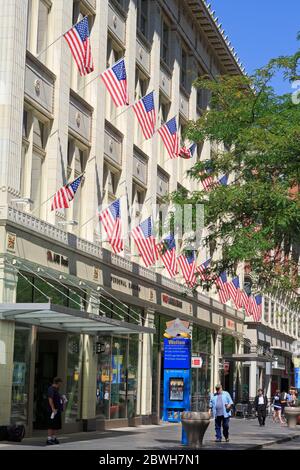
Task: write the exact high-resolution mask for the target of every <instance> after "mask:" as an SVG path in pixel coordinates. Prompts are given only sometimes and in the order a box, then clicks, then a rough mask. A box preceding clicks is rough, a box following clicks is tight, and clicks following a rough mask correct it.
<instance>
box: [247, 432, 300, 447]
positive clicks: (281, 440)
mask: <svg viewBox="0 0 300 470" xmlns="http://www.w3.org/2000/svg"><path fill="white" fill-rule="evenodd" d="M299 437H300V434H294V435H292V436H287V437H282V438H281V439H277V440H274V441H270V442H266V443H265V444H258V445H256V446H253V447H251V449H263V448H264V447H270V446H273V445H274V444H283V443H284V442H289V441H292V440H293V439H297V438H299Z"/></svg>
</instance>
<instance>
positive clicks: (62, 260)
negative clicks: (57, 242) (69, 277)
mask: <svg viewBox="0 0 300 470" xmlns="http://www.w3.org/2000/svg"><path fill="white" fill-rule="evenodd" d="M47 261H48V262H50V263H54V264H58V265H59V266H65V267H68V266H69V259H68V258H67V257H66V256H62V255H60V254H58V253H54V252H53V251H50V250H48V251H47Z"/></svg>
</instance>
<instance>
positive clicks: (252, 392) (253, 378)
mask: <svg viewBox="0 0 300 470" xmlns="http://www.w3.org/2000/svg"><path fill="white" fill-rule="evenodd" d="M257 374H258V369H257V362H256V361H251V363H250V377H249V398H251V399H253V398H254V397H255V396H256V390H257Z"/></svg>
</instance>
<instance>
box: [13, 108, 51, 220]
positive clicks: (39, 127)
mask: <svg viewBox="0 0 300 470" xmlns="http://www.w3.org/2000/svg"><path fill="white" fill-rule="evenodd" d="M49 126H50V123H49V122H47V121H41V119H40V117H37V116H36V115H35V114H34V113H33V112H32V111H28V110H26V109H25V110H24V112H23V130H22V133H23V138H22V154H21V171H20V195H21V197H24V198H28V199H30V200H31V202H32V206H31V209H32V210H33V211H34V213H35V215H36V216H37V217H39V216H40V213H41V204H42V199H43V190H44V184H43V183H44V174H43V168H44V162H45V158H46V146H47V139H48V134H49ZM24 209H25V210H26V207H25V206H24ZM27 209H29V207H28V208H27Z"/></svg>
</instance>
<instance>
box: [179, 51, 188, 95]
mask: <svg viewBox="0 0 300 470" xmlns="http://www.w3.org/2000/svg"><path fill="white" fill-rule="evenodd" d="M187 61H188V56H187V52H186V50H185V49H184V48H183V47H182V49H181V68H180V84H181V86H183V88H185V89H186V88H187Z"/></svg>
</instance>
